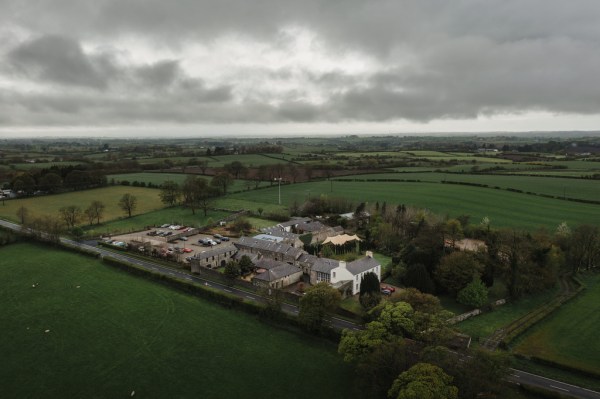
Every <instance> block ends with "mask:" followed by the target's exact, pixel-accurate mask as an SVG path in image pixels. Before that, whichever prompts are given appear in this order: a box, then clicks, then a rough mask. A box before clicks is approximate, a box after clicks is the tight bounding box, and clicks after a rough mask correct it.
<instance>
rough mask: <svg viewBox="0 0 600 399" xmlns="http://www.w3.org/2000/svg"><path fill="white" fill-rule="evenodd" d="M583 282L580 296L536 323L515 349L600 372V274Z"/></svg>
mask: <svg viewBox="0 0 600 399" xmlns="http://www.w3.org/2000/svg"><path fill="white" fill-rule="evenodd" d="M584 283H585V285H586V289H585V290H584V291H583V292H582V293H581V294H579V296H577V297H576V298H575V299H573V300H571V301H570V302H568V303H567V304H565V305H563V306H562V307H561V308H560V309H559V310H557V311H556V312H555V313H553V314H552V315H551V316H549V317H548V318H547V319H546V320H544V321H543V322H541V323H539V324H537V325H536V326H534V327H533V328H532V329H531V330H530V331H529V332H528V333H527V335H525V337H524V338H523V339H521V340H520V341H519V343H518V344H517V345H516V346H515V348H514V351H515V352H517V353H521V354H524V355H527V356H537V357H540V358H543V359H547V360H551V361H554V362H557V363H561V364H565V365H568V366H571V367H575V368H579V369H583V370H589V371H592V372H595V373H598V374H600V341H599V340H598V330H599V329H600V313H599V312H598V304H599V303H600V275H598V274H595V275H588V276H586V277H585V278H584Z"/></svg>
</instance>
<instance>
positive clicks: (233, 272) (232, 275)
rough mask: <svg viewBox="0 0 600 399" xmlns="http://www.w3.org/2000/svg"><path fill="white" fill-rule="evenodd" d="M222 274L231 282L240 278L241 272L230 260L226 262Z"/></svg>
mask: <svg viewBox="0 0 600 399" xmlns="http://www.w3.org/2000/svg"><path fill="white" fill-rule="evenodd" d="M223 274H225V277H227V278H228V279H230V280H231V281H233V280H235V279H236V278H238V277H240V276H241V274H242V271H241V269H240V265H239V264H238V263H237V262H236V261H233V260H232V261H229V262H227V264H226V265H225V270H224V271H223Z"/></svg>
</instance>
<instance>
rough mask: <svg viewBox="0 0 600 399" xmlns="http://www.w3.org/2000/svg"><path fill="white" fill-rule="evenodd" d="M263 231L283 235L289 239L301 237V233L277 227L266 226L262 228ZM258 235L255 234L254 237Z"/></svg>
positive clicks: (276, 235)
mask: <svg viewBox="0 0 600 399" xmlns="http://www.w3.org/2000/svg"><path fill="white" fill-rule="evenodd" d="M261 231H262V232H263V233H265V234H267V235H270V236H275V237H281V238H285V239H288V240H296V239H299V238H300V235H299V234H294V233H290V232H289V231H285V230H280V229H278V228H277V227H265V228H264V229H261ZM256 237H258V236H255V237H254V238H256Z"/></svg>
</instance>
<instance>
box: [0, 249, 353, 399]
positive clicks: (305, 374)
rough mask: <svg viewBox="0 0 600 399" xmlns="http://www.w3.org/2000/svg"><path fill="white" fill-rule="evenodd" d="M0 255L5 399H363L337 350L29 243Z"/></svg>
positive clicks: (0, 378)
mask: <svg viewBox="0 0 600 399" xmlns="http://www.w3.org/2000/svg"><path fill="white" fill-rule="evenodd" d="M0 256H1V257H2V259H3V262H2V265H1V266H0V279H1V281H2V282H3V289H2V290H1V291H0V299H1V300H2V303H3V306H2V308H1V309H0V334H2V337H3V339H2V341H1V342H0V353H2V362H0V396H2V397H23V398H25V397H87V398H100V397H115V398H116V397H129V396H130V394H131V393H132V392H133V391H135V396H136V397H137V396H142V397H147V398H166V397H177V398H199V397H210V398H232V397H237V398H255V397H279V398H307V397H311V398H346V397H354V396H353V392H352V389H351V385H352V384H351V383H349V381H351V380H352V371H351V370H350V368H349V367H347V366H346V365H345V364H343V362H342V360H341V359H340V358H339V357H338V355H337V353H336V351H335V345H333V344H332V343H330V342H327V341H323V340H319V339H316V338H313V337H309V336H305V335H303V334H301V333H293V332H288V331H283V330H279V329H277V328H274V327H273V326H267V325H264V324H262V323H260V322H259V321H257V319H256V318H255V317H253V316H250V315H248V314H245V313H241V312H238V311H233V310H228V309H225V308H223V307H220V306H218V305H215V304H212V303H209V302H206V301H203V300H200V299H198V298H195V297H191V296H188V295H185V294H182V293H179V292H176V291H174V290H171V289H169V288H166V287H164V286H162V285H158V284H155V283H152V282H149V281H147V280H144V279H141V278H135V277H132V276H131V275H129V274H127V273H124V272H120V271H118V270H115V269H112V268H110V267H107V266H104V265H103V264H102V263H101V262H100V261H98V260H96V259H93V258H89V257H85V256H83V255H77V254H73V253H69V252H65V251H60V250H57V249H51V248H49V247H45V246H38V245H34V244H27V243H20V244H12V245H9V246H6V247H2V248H1V249H0ZM299 381H307V382H310V383H298V382H299Z"/></svg>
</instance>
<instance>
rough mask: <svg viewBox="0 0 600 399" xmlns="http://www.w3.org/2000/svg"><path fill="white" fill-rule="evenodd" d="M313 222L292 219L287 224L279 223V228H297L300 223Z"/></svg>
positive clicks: (308, 219) (306, 219)
mask: <svg viewBox="0 0 600 399" xmlns="http://www.w3.org/2000/svg"><path fill="white" fill-rule="evenodd" d="M311 220H312V219H311V218H292V219H290V220H288V221H287V222H282V223H279V224H278V225H277V226H280V227H289V226H295V225H297V224H298V223H303V222H310V221H311Z"/></svg>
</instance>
